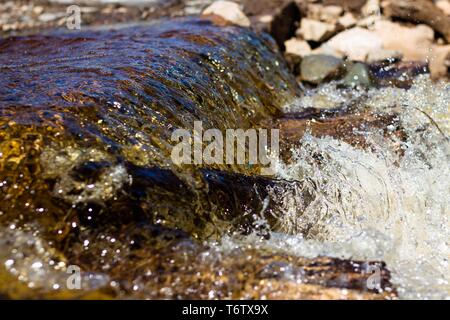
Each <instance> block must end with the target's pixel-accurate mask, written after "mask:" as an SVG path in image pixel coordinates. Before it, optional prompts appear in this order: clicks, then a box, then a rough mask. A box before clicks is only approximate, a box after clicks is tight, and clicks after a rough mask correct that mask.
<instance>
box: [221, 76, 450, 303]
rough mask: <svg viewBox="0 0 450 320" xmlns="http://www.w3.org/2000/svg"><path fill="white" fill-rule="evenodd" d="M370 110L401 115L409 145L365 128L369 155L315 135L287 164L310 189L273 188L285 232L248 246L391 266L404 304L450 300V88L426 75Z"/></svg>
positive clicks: (387, 92) (281, 171)
mask: <svg viewBox="0 0 450 320" xmlns="http://www.w3.org/2000/svg"><path fill="white" fill-rule="evenodd" d="M327 90H329V89H327ZM336 90H338V89H336ZM334 96H337V97H339V96H341V95H340V94H339V93H336V94H335V95H334ZM308 99H310V98H309V97H308ZM336 102H337V103H340V100H339V99H338V100H337V101H336ZM297 105H298V106H301V105H302V103H301V101H300V103H298V104H297ZM289 108H290V111H296V110H292V108H293V107H292V105H291V106H290V107H289ZM361 108H362V109H366V110H367V109H370V110H373V111H375V110H376V111H377V112H381V113H383V112H391V111H392V110H396V111H397V112H398V114H399V117H400V123H401V126H403V127H404V128H405V130H406V133H407V135H408V138H407V141H403V142H402V141H397V140H395V139H394V138H386V137H384V136H383V135H382V134H381V133H380V132H378V131H376V130H373V131H365V132H361V133H360V134H364V135H365V136H366V140H367V141H369V142H370V144H371V145H372V148H371V150H362V149H357V148H354V147H352V146H351V145H349V144H347V143H345V142H342V141H339V140H336V139H333V138H331V137H324V138H317V137H313V136H311V135H309V134H306V135H305V136H304V137H303V138H302V141H301V147H300V148H297V149H294V150H292V151H293V161H291V162H290V163H289V164H284V163H279V165H278V168H277V176H278V177H279V178H282V179H287V180H296V181H300V182H301V184H300V185H302V186H303V187H301V190H296V192H294V193H293V192H292V191H285V192H280V190H278V189H277V190H275V192H273V197H275V199H276V201H277V202H278V203H279V206H280V207H281V212H282V214H281V217H280V228H279V230H278V231H279V232H273V233H272V237H271V239H270V240H269V241H268V242H261V241H258V237H255V236H250V237H248V238H247V239H245V240H243V241H244V243H245V244H249V243H253V244H255V243H258V245H259V246H261V245H263V246H269V247H270V248H271V249H273V250H278V251H280V250H281V251H286V252H288V253H290V254H294V255H299V256H305V257H316V256H331V257H338V258H352V259H362V260H382V261H385V262H386V264H387V267H388V269H389V270H390V271H391V273H392V279H391V281H392V283H393V284H394V285H395V286H396V288H397V291H398V294H399V297H400V298H402V299H450V269H449V258H450V249H449V241H450V224H449V216H450V168H449V163H450V161H449V160H450V152H449V150H450V149H449V142H448V138H445V137H444V136H445V135H447V136H448V133H449V125H448V124H449V119H450V117H449V115H450V112H449V108H450V86H449V85H448V84H433V83H432V82H431V81H430V80H429V78H428V77H427V76H421V77H419V78H417V79H416V82H415V84H414V85H413V87H412V88H411V89H409V90H405V89H396V88H390V89H373V90H371V91H369V93H368V98H367V100H366V102H365V103H364V105H362V106H361ZM393 129H395V128H393ZM399 145H400V146H401V150H402V151H401V152H398V150H395V148H396V147H397V148H398V146H399ZM318 159H319V160H318ZM306 194H310V195H312V199H313V200H312V201H311V199H310V200H308V199H306V196H304V195H306ZM308 197H310V196H308ZM237 242H239V243H237ZM233 243H234V245H238V246H240V245H243V243H242V239H240V240H236V239H229V238H226V239H224V240H223V241H222V246H223V247H229V246H230V245H232V244H233Z"/></svg>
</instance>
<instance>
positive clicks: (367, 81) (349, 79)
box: [342, 63, 372, 88]
mask: <svg viewBox="0 0 450 320" xmlns="http://www.w3.org/2000/svg"><path fill="white" fill-rule="evenodd" d="M342 82H343V84H344V85H345V86H347V87H352V88H353V87H363V88H368V87H370V86H371V85H372V79H371V75H370V71H369V69H368V67H367V66H366V65H365V64H364V63H355V64H352V65H350V66H349V67H348V68H347V74H346V75H345V77H344V78H343V79H342Z"/></svg>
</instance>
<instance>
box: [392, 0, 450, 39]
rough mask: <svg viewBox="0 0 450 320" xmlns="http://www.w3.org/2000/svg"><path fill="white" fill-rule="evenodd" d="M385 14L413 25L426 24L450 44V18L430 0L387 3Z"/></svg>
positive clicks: (397, 0) (404, 0)
mask: <svg viewBox="0 0 450 320" xmlns="http://www.w3.org/2000/svg"><path fill="white" fill-rule="evenodd" d="M384 14H385V15H386V16H388V17H391V18H400V19H402V20H406V21H410V22H413V23H425V24H427V25H429V26H430V27H432V28H433V29H434V30H435V31H436V32H439V33H440V34H442V35H443V36H444V38H445V40H446V41H447V42H450V17H448V16H447V15H446V14H445V13H444V12H443V11H442V10H441V9H439V8H438V7H437V6H435V5H434V3H433V2H432V1H428V0H396V1H389V2H387V4H386V6H385V7H384Z"/></svg>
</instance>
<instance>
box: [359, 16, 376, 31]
mask: <svg viewBox="0 0 450 320" xmlns="http://www.w3.org/2000/svg"><path fill="white" fill-rule="evenodd" d="M381 19H382V17H381V16H380V15H371V16H368V17H365V18H363V19H360V20H358V22H357V23H356V25H357V26H358V27H362V28H367V29H372V27H373V25H374V24H375V23H376V22H377V21H380V20H381Z"/></svg>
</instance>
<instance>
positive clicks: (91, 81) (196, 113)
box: [0, 18, 395, 299]
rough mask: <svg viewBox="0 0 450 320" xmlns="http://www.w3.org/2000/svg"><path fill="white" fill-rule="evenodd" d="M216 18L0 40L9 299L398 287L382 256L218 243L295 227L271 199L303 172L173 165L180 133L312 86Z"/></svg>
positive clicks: (1, 210) (257, 115) (252, 111)
mask: <svg viewBox="0 0 450 320" xmlns="http://www.w3.org/2000/svg"><path fill="white" fill-rule="evenodd" d="M213 19H214V20H213V21H214V22H211V21H208V20H202V19H187V20H185V19H183V20H176V21H171V22H165V23H161V24H157V25H153V26H139V27H132V28H125V29H118V30H112V31H83V32H82V33H79V32H78V33H58V32H55V33H51V34H48V35H46V36H32V37H18V38H8V39H4V40H1V41H0V48H1V51H0V69H1V72H2V75H4V76H3V77H1V78H0V129H1V130H0V181H1V183H0V280H1V281H0V295H2V296H5V297H8V298H37V297H39V298H97V299H100V298H192V299H194V298H197V299H198V298H209V299H212V298H236V299H237V298H285V299H287V298H339V299H341V298H389V297H393V296H395V290H393V289H392V286H391V284H390V283H389V272H388V271H387V270H386V268H385V266H384V265H383V264H382V263H372V262H358V261H350V260H339V259H332V258H315V259H306V258H301V257H297V256H294V255H292V254H288V253H284V252H283V251H281V250H269V249H265V248H263V247H261V248H260V247H257V246H253V247H249V246H244V247H240V246H233V245H228V246H227V243H226V241H224V242H223V243H222V244H221V245H217V244H215V243H214V242H213V241H211V239H217V238H219V236H221V235H223V234H227V233H231V232H233V231H238V232H239V233H241V234H242V233H243V234H248V233H250V232H255V236H256V237H258V238H261V237H262V238H264V237H267V232H266V231H267V230H268V228H272V229H274V230H280V231H284V229H283V225H281V226H280V225H279V221H278V220H277V211H276V209H275V208H276V206H275V204H276V203H275V202H274V199H273V198H272V197H271V195H272V193H274V192H276V191H277V190H276V188H277V187H278V188H281V189H282V190H283V191H284V192H286V191H290V190H292V192H298V191H297V189H298V182H286V181H279V180H271V179H268V178H263V177H255V176H252V174H253V173H255V172H256V169H257V168H254V167H251V166H247V165H243V166H236V165H234V166H232V165H214V166H213V165H210V166H206V165H204V166H203V167H201V166H187V165H186V166H175V165H174V164H173V162H172V161H171V158H170V151H171V149H172V142H170V137H171V134H172V132H173V131H174V130H175V129H178V128H182V129H186V130H192V127H193V122H194V121H195V120H201V121H203V125H204V127H205V129H206V128H218V129H219V130H222V131H223V130H225V129H227V128H243V129H246V128H252V127H258V126H259V125H261V123H262V121H263V120H267V119H272V118H275V117H276V116H278V115H279V114H280V113H281V111H282V107H283V105H285V104H286V103H288V102H291V101H292V100H293V99H294V98H295V97H298V96H299V95H300V92H299V88H298V86H297V84H296V82H295V79H294V78H293V76H292V75H291V74H290V73H289V71H288V69H287V67H286V65H285V64H284V62H283V61H282V59H281V56H280V55H279V53H278V52H277V50H276V49H275V48H276V46H275V44H274V43H273V42H272V41H271V40H270V38H267V37H266V36H264V35H261V36H257V35H256V34H255V33H253V32H252V31H251V30H249V29H246V28H240V27H236V26H230V25H228V24H227V23H223V22H224V21H223V20H217V19H216V18H213ZM217 24H221V25H224V26H222V27H219V26H217ZM18 52H20V53H21V55H18V54H17V53H18ZM249 56H250V57H251V59H250V60H249V59H248V57H249ZM242 173H244V174H242ZM302 192H303V191H302ZM302 194H303V193H302ZM304 195H305V197H302V200H303V201H305V202H308V201H311V200H312V199H309V198H308V194H307V193H305V194H304ZM298 208H301V206H300V204H299V206H298ZM298 210H300V209H298ZM263 218H267V219H266V220H267V221H263V220H264V219H263ZM304 229H305V232H307V231H308V230H307V229H308V228H306V227H305V228H304ZM235 237H238V236H235ZM233 239H235V238H233ZM198 240H210V241H206V242H203V241H198ZM236 241H237V240H236ZM370 265H375V266H377V268H378V269H379V270H380V272H381V273H380V274H381V283H380V288H379V289H376V288H375V289H370V290H369V289H368V288H367V281H368V277H369V276H370V271H369V270H370V269H369V268H368V267H369V266H370ZM73 267H76V268H78V269H77V270H78V271H79V272H80V274H79V275H80V281H81V283H82V286H81V289H80V290H70V288H69V287H68V285H67V283H68V282H67V281H68V277H69V276H70V275H71V271H70V270H73ZM299 282H301V284H300V285H299Z"/></svg>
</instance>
